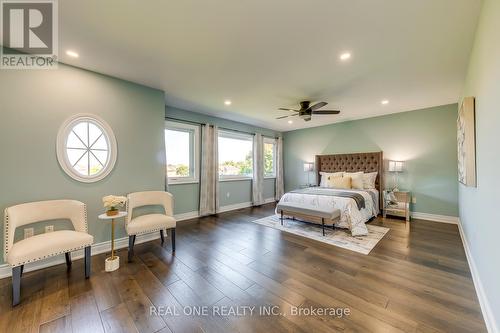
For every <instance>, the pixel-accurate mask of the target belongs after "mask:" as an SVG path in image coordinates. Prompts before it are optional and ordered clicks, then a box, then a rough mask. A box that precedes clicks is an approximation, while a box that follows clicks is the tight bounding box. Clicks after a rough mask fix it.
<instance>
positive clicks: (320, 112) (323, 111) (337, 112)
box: [312, 110, 340, 114]
mask: <svg viewBox="0 0 500 333" xmlns="http://www.w3.org/2000/svg"><path fill="white" fill-rule="evenodd" d="M339 113H340V111H339V110H318V111H313V112H312V114H339Z"/></svg>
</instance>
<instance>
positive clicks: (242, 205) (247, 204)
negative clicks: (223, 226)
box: [219, 201, 252, 213]
mask: <svg viewBox="0 0 500 333" xmlns="http://www.w3.org/2000/svg"><path fill="white" fill-rule="evenodd" d="M248 207H252V202H251V201H248V202H241V203H237V204H234V205H227V206H221V207H219V213H224V212H229V211H231V210H236V209H241V208H248Z"/></svg>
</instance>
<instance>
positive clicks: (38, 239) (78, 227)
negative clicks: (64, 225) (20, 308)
mask: <svg viewBox="0 0 500 333" xmlns="http://www.w3.org/2000/svg"><path fill="white" fill-rule="evenodd" d="M61 219H68V220H71V222H72V224H73V227H74V229H75V230H58V231H54V232H49V233H43V234H39V235H35V236H32V237H29V238H26V239H23V240H19V241H17V242H14V235H15V232H16V228H19V227H21V226H23V225H26V224H30V223H36V222H42V221H48V220H61ZM4 232H5V235H4V241H5V247H4V251H5V259H6V261H7V263H8V264H9V265H10V266H11V267H12V305H13V306H14V305H17V304H19V301H20V296H21V276H22V274H23V268H24V265H25V264H27V263H30V262H34V261H38V260H42V259H45V258H49V257H52V256H56V255H59V254H63V253H64V254H65V256H66V264H67V265H68V267H70V266H71V256H70V252H71V251H76V250H79V249H83V248H84V249H85V278H88V277H89V276H90V246H91V245H92V243H93V242H94V237H93V236H92V235H89V234H88V229H87V209H86V206H85V204H84V203H82V202H80V201H75V200H49V201H39V202H30V203H24V204H20V205H16V206H12V207H8V208H7V209H5V212H4Z"/></svg>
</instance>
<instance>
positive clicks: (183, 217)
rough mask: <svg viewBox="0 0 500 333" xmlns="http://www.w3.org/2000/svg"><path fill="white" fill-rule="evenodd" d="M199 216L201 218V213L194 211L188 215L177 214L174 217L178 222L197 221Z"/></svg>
mask: <svg viewBox="0 0 500 333" xmlns="http://www.w3.org/2000/svg"><path fill="white" fill-rule="evenodd" d="M199 216H200V214H199V212H198V211H197V210H194V211H192V212H187V213H182V214H175V215H174V217H175V219H176V220H177V222H179V221H185V220H191V219H195V218H197V217H199Z"/></svg>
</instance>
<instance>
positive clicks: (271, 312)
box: [149, 305, 351, 318]
mask: <svg viewBox="0 0 500 333" xmlns="http://www.w3.org/2000/svg"><path fill="white" fill-rule="evenodd" d="M350 314H351V309H349V308H335V307H297V306H290V307H287V308H286V309H281V308H280V307H279V306H277V305H262V306H253V305H238V306H230V305H212V306H205V305H196V306H168V305H160V306H150V307H149V315H150V316H221V317H244V316H331V317H335V318H343V317H346V316H349V315H350Z"/></svg>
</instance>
